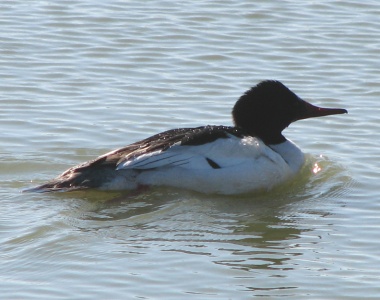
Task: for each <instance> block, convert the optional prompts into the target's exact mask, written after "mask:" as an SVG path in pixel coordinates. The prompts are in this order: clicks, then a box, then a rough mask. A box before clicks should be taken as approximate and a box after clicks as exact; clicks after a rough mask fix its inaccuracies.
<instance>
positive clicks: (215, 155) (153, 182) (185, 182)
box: [29, 80, 347, 194]
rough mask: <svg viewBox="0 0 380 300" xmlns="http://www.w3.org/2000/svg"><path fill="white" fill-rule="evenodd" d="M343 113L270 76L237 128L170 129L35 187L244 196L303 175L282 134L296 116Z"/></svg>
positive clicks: (241, 105) (248, 101) (242, 110)
mask: <svg viewBox="0 0 380 300" xmlns="http://www.w3.org/2000/svg"><path fill="white" fill-rule="evenodd" d="M344 113H347V110H345V109H339V108H321V107H317V106H314V105H312V104H310V103H308V102H306V101H304V100H302V99H301V98H299V97H298V96H297V95H296V94H294V93H293V92H292V91H291V90H289V89H288V88H287V87H286V86H285V85H283V84H282V83H281V82H279V81H274V80H266V81H262V82H260V83H259V84H257V85H256V86H254V87H252V88H251V89H250V90H248V91H247V92H245V93H244V94H243V95H242V96H241V97H240V98H239V99H238V101H237V102H236V104H235V106H234V108H233V110H232V116H233V121H234V125H235V126H233V127H232V126H215V125H211V126H210V125H208V126H202V127H197V128H180V129H172V130H168V131H165V132H162V133H159V134H156V135H153V136H151V137H149V138H147V139H144V140H141V141H139V142H136V143H133V144H131V145H128V146H126V147H124V148H120V149H117V150H114V151H111V152H109V153H106V154H104V155H102V156H99V157H98V158H96V159H94V160H91V161H89V162H85V163H82V164H80V165H78V166H75V167H72V168H70V169H68V170H67V171H65V172H64V173H62V174H61V175H60V176H58V177H57V178H55V179H53V180H51V181H50V182H48V183H46V184H43V185H40V186H38V187H35V188H32V189H30V190H29V191H37V192H48V191H70V190H78V189H89V188H97V189H101V190H134V189H138V188H140V187H146V186H170V187H178V188H184V189H190V190H195V191H199V192H204V193H217V194H240V193H247V192H251V191H255V190H258V189H270V188H272V187H274V186H275V185H277V184H279V183H282V182H284V181H286V180H288V179H289V178H291V177H293V176H294V175H295V174H297V172H298V171H299V170H300V169H301V167H302V165H303V164H304V161H305V159H304V154H303V153H302V151H301V150H300V149H299V148H298V147H297V146H296V145H295V144H294V143H292V142H291V141H290V140H287V139H286V138H285V137H284V136H283V135H282V131H283V130H284V129H285V128H286V127H288V126H289V125H290V123H292V122H294V121H297V120H301V119H307V118H313V117H321V116H327V115H335V114H344Z"/></svg>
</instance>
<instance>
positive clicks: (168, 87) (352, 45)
mask: <svg viewBox="0 0 380 300" xmlns="http://www.w3.org/2000/svg"><path fill="white" fill-rule="evenodd" d="M379 10H380V3H378V2H377V1H366V2H361V1H318V2H314V1H306V2H300V1H280V2H279V1H255V2H252V1H238V2H236V1H223V0H218V1H179V2H173V1H140V2H137V1H135V2H134V1H130V2H128V1H107V2H104V1H84V0H82V1H59V2H49V1H27V2H25V1H3V2H1V4H0V16H1V18H0V24H1V28H2V30H1V32H0V38H1V45H0V78H1V80H0V91H1V92H0V116H1V117H0V125H1V128H2V130H1V133H0V141H1V143H0V153H1V155H0V181H1V189H0V192H1V211H2V214H1V217H0V247H1V248H0V249H1V252H0V256H1V257H0V267H1V270H2V272H1V274H0V290H1V295H2V298H4V299H67V298H71V299H104V298H113V299H136V298H137V299H190V298H191V299H251V298H254V297H260V296H261V297H263V298H274V299H278V298H288V299H363V298H368V299H370V298H373V299H378V298H380V288H379V284H378V283H379V279H380V271H379V268H378V266H379V264H380V259H379V255H378V249H379V248H380V242H379V241H380V239H379V237H380V236H379V225H380V218H379V212H380V205H379V198H380V197H379V196H380V192H379V188H378V182H379V175H378V174H379V160H378V157H379V154H380V153H379V152H380V151H379V150H378V147H377V144H378V141H379V139H380V134H379V130H378V123H379V116H378V115H379V100H378V99H379V97H380V83H379V71H378V70H379V69H380V57H379V51H378V49H379V46H380V42H379V41H380V32H379V30H378V24H379V22H380V16H379ZM263 79H278V80H281V81H283V82H284V83H285V84H286V85H288V86H289V87H290V88H291V89H292V90H294V91H295V92H296V93H297V94H299V95H300V96H301V97H303V98H305V99H307V100H309V101H311V102H312V103H313V104H316V105H321V106H327V107H342V108H346V109H347V110H348V111H349V114H348V115H340V116H330V117H326V118H323V119H322V118H321V119H314V120H306V121H300V122H298V123H296V124H292V125H291V126H290V128H289V129H287V130H286V131H285V135H286V136H287V137H288V138H290V139H292V140H293V141H294V142H296V143H297V144H298V145H299V146H300V147H301V148H302V149H303V150H304V152H306V153H307V156H308V162H307V164H306V166H305V168H304V169H303V170H302V172H301V173H300V174H299V176H298V177H297V179H296V181H294V182H292V183H288V184H286V185H284V186H281V187H279V188H277V189H275V190H274V191H271V192H269V193H265V194H253V195H248V196H247V195H246V196H236V197H218V196H213V195H208V196H207V195H201V194H198V193H192V192H188V191H181V190H173V189H165V188H161V189H156V190H151V191H148V192H147V193H145V194H141V195H138V196H135V197H130V198H126V197H125V195H121V194H119V193H100V192H77V193H66V194H65V193H63V194H42V195H41V194H22V193H20V190H22V189H24V188H27V187H30V186H32V185H34V184H38V183H42V182H44V181H45V180H48V179H50V178H52V177H54V176H56V175H58V174H59V173H61V172H62V171H64V170H65V169H66V168H68V167H70V166H72V165H75V164H77V163H80V162H82V161H86V160H89V159H92V158H94V157H96V156H97V155H100V154H103V153H105V152H106V151H109V150H112V149H114V148H117V147H121V146H124V145H127V144H128V143H132V142H134V141H137V140H139V139H142V138H145V137H148V136H150V135H152V134H154V133H157V132H160V131H163V130H166V129H170V128H175V127H187V126H200V125H205V124H216V125H219V124H224V125H229V124H231V120H230V110H231V107H232V105H233V104H234V102H235V100H236V99H237V97H239V96H240V95H241V93H242V92H244V91H245V90H246V89H248V88H249V87H250V86H252V85H254V84H256V83H257V82H259V81H260V80H263ZM315 163H317V164H318V166H319V168H320V169H321V170H320V171H318V170H317V169H315V170H316V171H318V172H316V173H313V171H312V170H313V169H314V168H315V167H314V164H315ZM30 181H33V183H31V182H30Z"/></svg>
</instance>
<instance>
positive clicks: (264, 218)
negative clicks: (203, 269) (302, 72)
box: [43, 156, 352, 271]
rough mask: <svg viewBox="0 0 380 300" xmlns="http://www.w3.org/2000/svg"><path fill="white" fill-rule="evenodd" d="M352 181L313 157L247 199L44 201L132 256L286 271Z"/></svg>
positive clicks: (84, 196)
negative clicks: (159, 254) (174, 255)
mask: <svg viewBox="0 0 380 300" xmlns="http://www.w3.org/2000/svg"><path fill="white" fill-rule="evenodd" d="M351 182H352V180H351V177H350V176H349V175H348V174H347V171H346V169H345V168H344V167H342V166H340V165H337V164H335V163H333V162H331V161H329V160H328V159H326V158H323V157H312V156H308V159H307V163H306V164H305V167H304V168H303V170H302V171H301V172H300V174H299V175H298V176H297V178H296V179H295V180H292V181H291V182H288V183H285V184H283V185H282V186H279V187H277V188H276V189H274V190H272V191H267V192H258V193H254V194H249V195H241V196H217V195H203V194H199V193H194V192H189V191H183V190H175V189H168V188H157V189H151V190H149V191H147V192H145V193H141V194H137V195H131V194H128V193H106V192H99V191H87V192H72V193H62V194H54V195H53V196H51V195H48V196H47V195H43V197H45V196H47V197H54V198H55V200H59V201H60V200H63V199H64V200H65V201H66V203H67V204H68V207H67V209H64V210H63V211H61V214H62V215H63V218H64V219H65V222H66V223H67V224H69V225H71V226H73V227H74V228H76V229H77V230H79V231H81V232H87V233H93V234H95V235H96V238H104V239H106V241H105V242H106V243H117V244H118V245H124V246H123V247H124V250H123V251H126V252H129V251H134V250H133V249H135V251H136V249H138V251H142V250H141V249H144V248H150V247H153V246H154V247H159V248H160V249H162V250H163V251H174V252H181V253H189V254H199V255H208V256H210V257H212V259H213V262H214V263H215V264H218V265H224V266H228V267H229V268H233V269H240V270H246V271H252V270H260V269H278V270H286V269H292V268H293V266H292V265H291V264H290V263H289V262H290V261H291V260H292V258H293V257H296V256H300V255H302V250H300V249H299V242H298V240H299V239H300V238H301V237H302V236H304V235H312V234H311V232H312V231H313V230H314V229H315V228H314V227H313V226H312V225H310V226H309V225H308V222H307V219H308V218H313V219H315V218H324V217H325V216H327V215H329V214H330V213H331V212H330V211H329V205H331V204H334V205H335V206H336V205H337V202H338V205H341V204H339V202H344V195H345V193H347V191H348V190H349V187H350V184H351ZM57 198H58V199H57ZM314 242H315V241H314ZM120 251H122V250H120Z"/></svg>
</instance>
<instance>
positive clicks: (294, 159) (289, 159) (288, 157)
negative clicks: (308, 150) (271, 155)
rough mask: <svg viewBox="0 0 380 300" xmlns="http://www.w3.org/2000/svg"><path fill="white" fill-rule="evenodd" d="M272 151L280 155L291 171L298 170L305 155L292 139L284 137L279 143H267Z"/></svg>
mask: <svg viewBox="0 0 380 300" xmlns="http://www.w3.org/2000/svg"><path fill="white" fill-rule="evenodd" d="M268 146H269V147H270V148H271V149H272V150H273V151H275V152H277V153H278V154H280V155H281V157H282V158H283V159H284V161H285V162H286V163H287V164H288V165H289V167H290V168H291V169H292V170H293V172H295V173H296V172H298V171H299V170H300V169H301V167H302V166H303V164H304V162H305V155H304V154H303V153H302V151H301V149H300V148H298V147H297V145H296V144H294V143H293V142H292V141H289V140H287V139H285V141H284V142H282V143H280V144H269V145H268Z"/></svg>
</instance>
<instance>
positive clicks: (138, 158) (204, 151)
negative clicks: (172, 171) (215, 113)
mask: <svg viewBox="0 0 380 300" xmlns="http://www.w3.org/2000/svg"><path fill="white" fill-rule="evenodd" d="M242 137H243V134H242V133H241V132H240V131H239V130H238V129H236V128H233V127H226V126H205V127H198V128H194V129H192V130H189V131H187V132H186V133H185V134H184V135H183V137H182V138H181V139H177V141H176V142H175V143H172V144H171V145H170V146H168V147H160V148H156V149H154V148H150V149H144V150H148V151H141V149H140V151H137V152H132V153H129V154H128V155H126V156H125V157H124V158H123V159H121V160H120V161H119V162H118V165H117V170H123V169H139V170H146V169H155V168H163V167H176V166H181V167H184V168H191V169H209V168H213V169H218V168H221V167H224V166H226V165H228V164H230V163H232V161H233V157H234V154H236V153H234V152H235V151H236V145H238V143H237V141H238V142H239V141H240V140H241V138H242ZM151 149H154V150H153V151H149V150H151Z"/></svg>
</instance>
